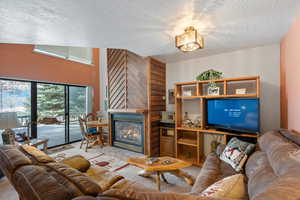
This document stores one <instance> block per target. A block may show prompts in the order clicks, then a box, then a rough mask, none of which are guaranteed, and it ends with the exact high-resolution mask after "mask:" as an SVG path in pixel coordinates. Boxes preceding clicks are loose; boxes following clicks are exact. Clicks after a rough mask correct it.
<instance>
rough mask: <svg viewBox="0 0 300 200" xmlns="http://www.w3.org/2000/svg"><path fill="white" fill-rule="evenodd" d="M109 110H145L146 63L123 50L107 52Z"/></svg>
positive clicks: (109, 50)
mask: <svg viewBox="0 0 300 200" xmlns="http://www.w3.org/2000/svg"><path fill="white" fill-rule="evenodd" d="M107 63H108V65H107V74H108V97H109V98H108V99H109V106H108V107H109V108H110V109H147V90H146V88H147V67H146V66H147V62H146V60H145V59H143V58H142V57H140V56H138V55H136V54H134V53H132V52H130V51H127V50H123V49H108V50H107Z"/></svg>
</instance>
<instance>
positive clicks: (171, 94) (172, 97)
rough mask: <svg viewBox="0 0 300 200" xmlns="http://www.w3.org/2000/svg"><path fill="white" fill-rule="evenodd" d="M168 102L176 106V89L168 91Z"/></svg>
mask: <svg viewBox="0 0 300 200" xmlns="http://www.w3.org/2000/svg"><path fill="white" fill-rule="evenodd" d="M168 102H169V104H175V91H174V89H169V90H168Z"/></svg>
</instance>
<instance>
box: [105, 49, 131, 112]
mask: <svg viewBox="0 0 300 200" xmlns="http://www.w3.org/2000/svg"><path fill="white" fill-rule="evenodd" d="M126 70H127V55H126V51H125V50H122V49H107V79H108V107H109V108H110V109H125V108H126V107H127V102H126V99H127V91H126V90H127V78H126V76H127V72H126Z"/></svg>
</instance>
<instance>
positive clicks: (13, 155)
mask: <svg viewBox="0 0 300 200" xmlns="http://www.w3.org/2000/svg"><path fill="white" fill-rule="evenodd" d="M0 160H1V162H0V166H1V169H2V172H3V173H4V174H5V175H6V176H7V177H8V178H9V179H11V175H12V173H13V172H14V171H15V170H16V169H17V168H18V167H20V166H23V165H30V164H32V162H31V160H30V159H29V158H27V157H26V156H25V155H24V154H23V153H22V152H21V151H19V150H18V149H17V148H16V147H15V146H12V145H5V146H1V147H0Z"/></svg>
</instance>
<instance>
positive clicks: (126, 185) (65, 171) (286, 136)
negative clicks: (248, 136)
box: [0, 130, 300, 200]
mask: <svg viewBox="0 0 300 200" xmlns="http://www.w3.org/2000/svg"><path fill="white" fill-rule="evenodd" d="M223 149H224V145H220V146H219V147H218V151H217V154H214V153H212V154H210V155H209V156H208V157H207V159H206V161H205V163H204V165H203V167H202V169H201V171H200V173H199V175H198V177H197V179H196V182H195V184H194V186H193V188H192V190H191V192H190V193H188V194H177V193H166V192H156V191H154V190H151V189H148V188H146V187H144V186H143V185H142V184H138V183H135V182H132V181H129V180H127V179H124V178H123V177H120V176H117V175H113V174H111V173H108V172H107V171H105V170H103V169H101V168H97V169H96V170H94V171H93V167H91V166H90V164H89V162H87V161H86V160H84V159H83V158H82V157H78V156H76V157H73V158H70V159H67V160H65V161H63V162H64V163H65V164H62V163H57V162H54V161H53V160H52V161H51V160H50V159H51V158H50V159H49V158H47V157H48V156H45V155H40V157H39V156H37V154H35V156H32V155H30V154H28V152H27V151H24V149H22V148H21V147H19V148H16V147H12V146H2V147H0V166H1V168H2V169H3V172H4V174H5V175H6V176H7V177H8V178H9V180H10V181H11V182H12V184H13V185H14V187H15V188H16V190H17V191H18V193H19V195H20V197H21V199H47V200H48V199H51V200H52V199H53V200H54V199H55V200H58V199H72V198H75V197H77V198H75V199H76V200H96V199H138V200H150V199H151V200H152V199H155V200H182V199H185V200H225V199H215V198H207V197H201V196H200V193H201V192H202V191H203V190H205V189H206V188H207V187H208V186H209V185H211V184H213V183H215V182H216V181H218V180H220V179H222V178H224V177H227V176H230V175H233V174H235V173H236V172H235V171H234V170H233V169H232V168H231V167H230V166H229V165H227V164H226V163H224V162H223V161H221V160H220V159H219V155H218V154H219V153H221V152H222V150H223ZM37 158H39V159H37ZM76 159H77V161H75V162H74V160H76ZM78 170H79V171H81V172H79V171H78ZM89 170H90V172H89ZM91 171H93V172H91ZM244 171H245V174H246V176H247V179H248V180H247V183H248V185H247V187H248V195H249V199H251V200H282V199H283V200H299V199H300V135H297V134H295V133H292V132H290V131H287V130H280V131H270V132H267V133H265V134H264V135H262V136H261V137H260V138H259V141H258V147H257V150H256V151H255V152H254V153H253V154H252V155H251V156H250V158H249V159H248V161H247V163H246V165H245V170H244ZM97 194H98V197H96V196H97Z"/></svg>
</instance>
